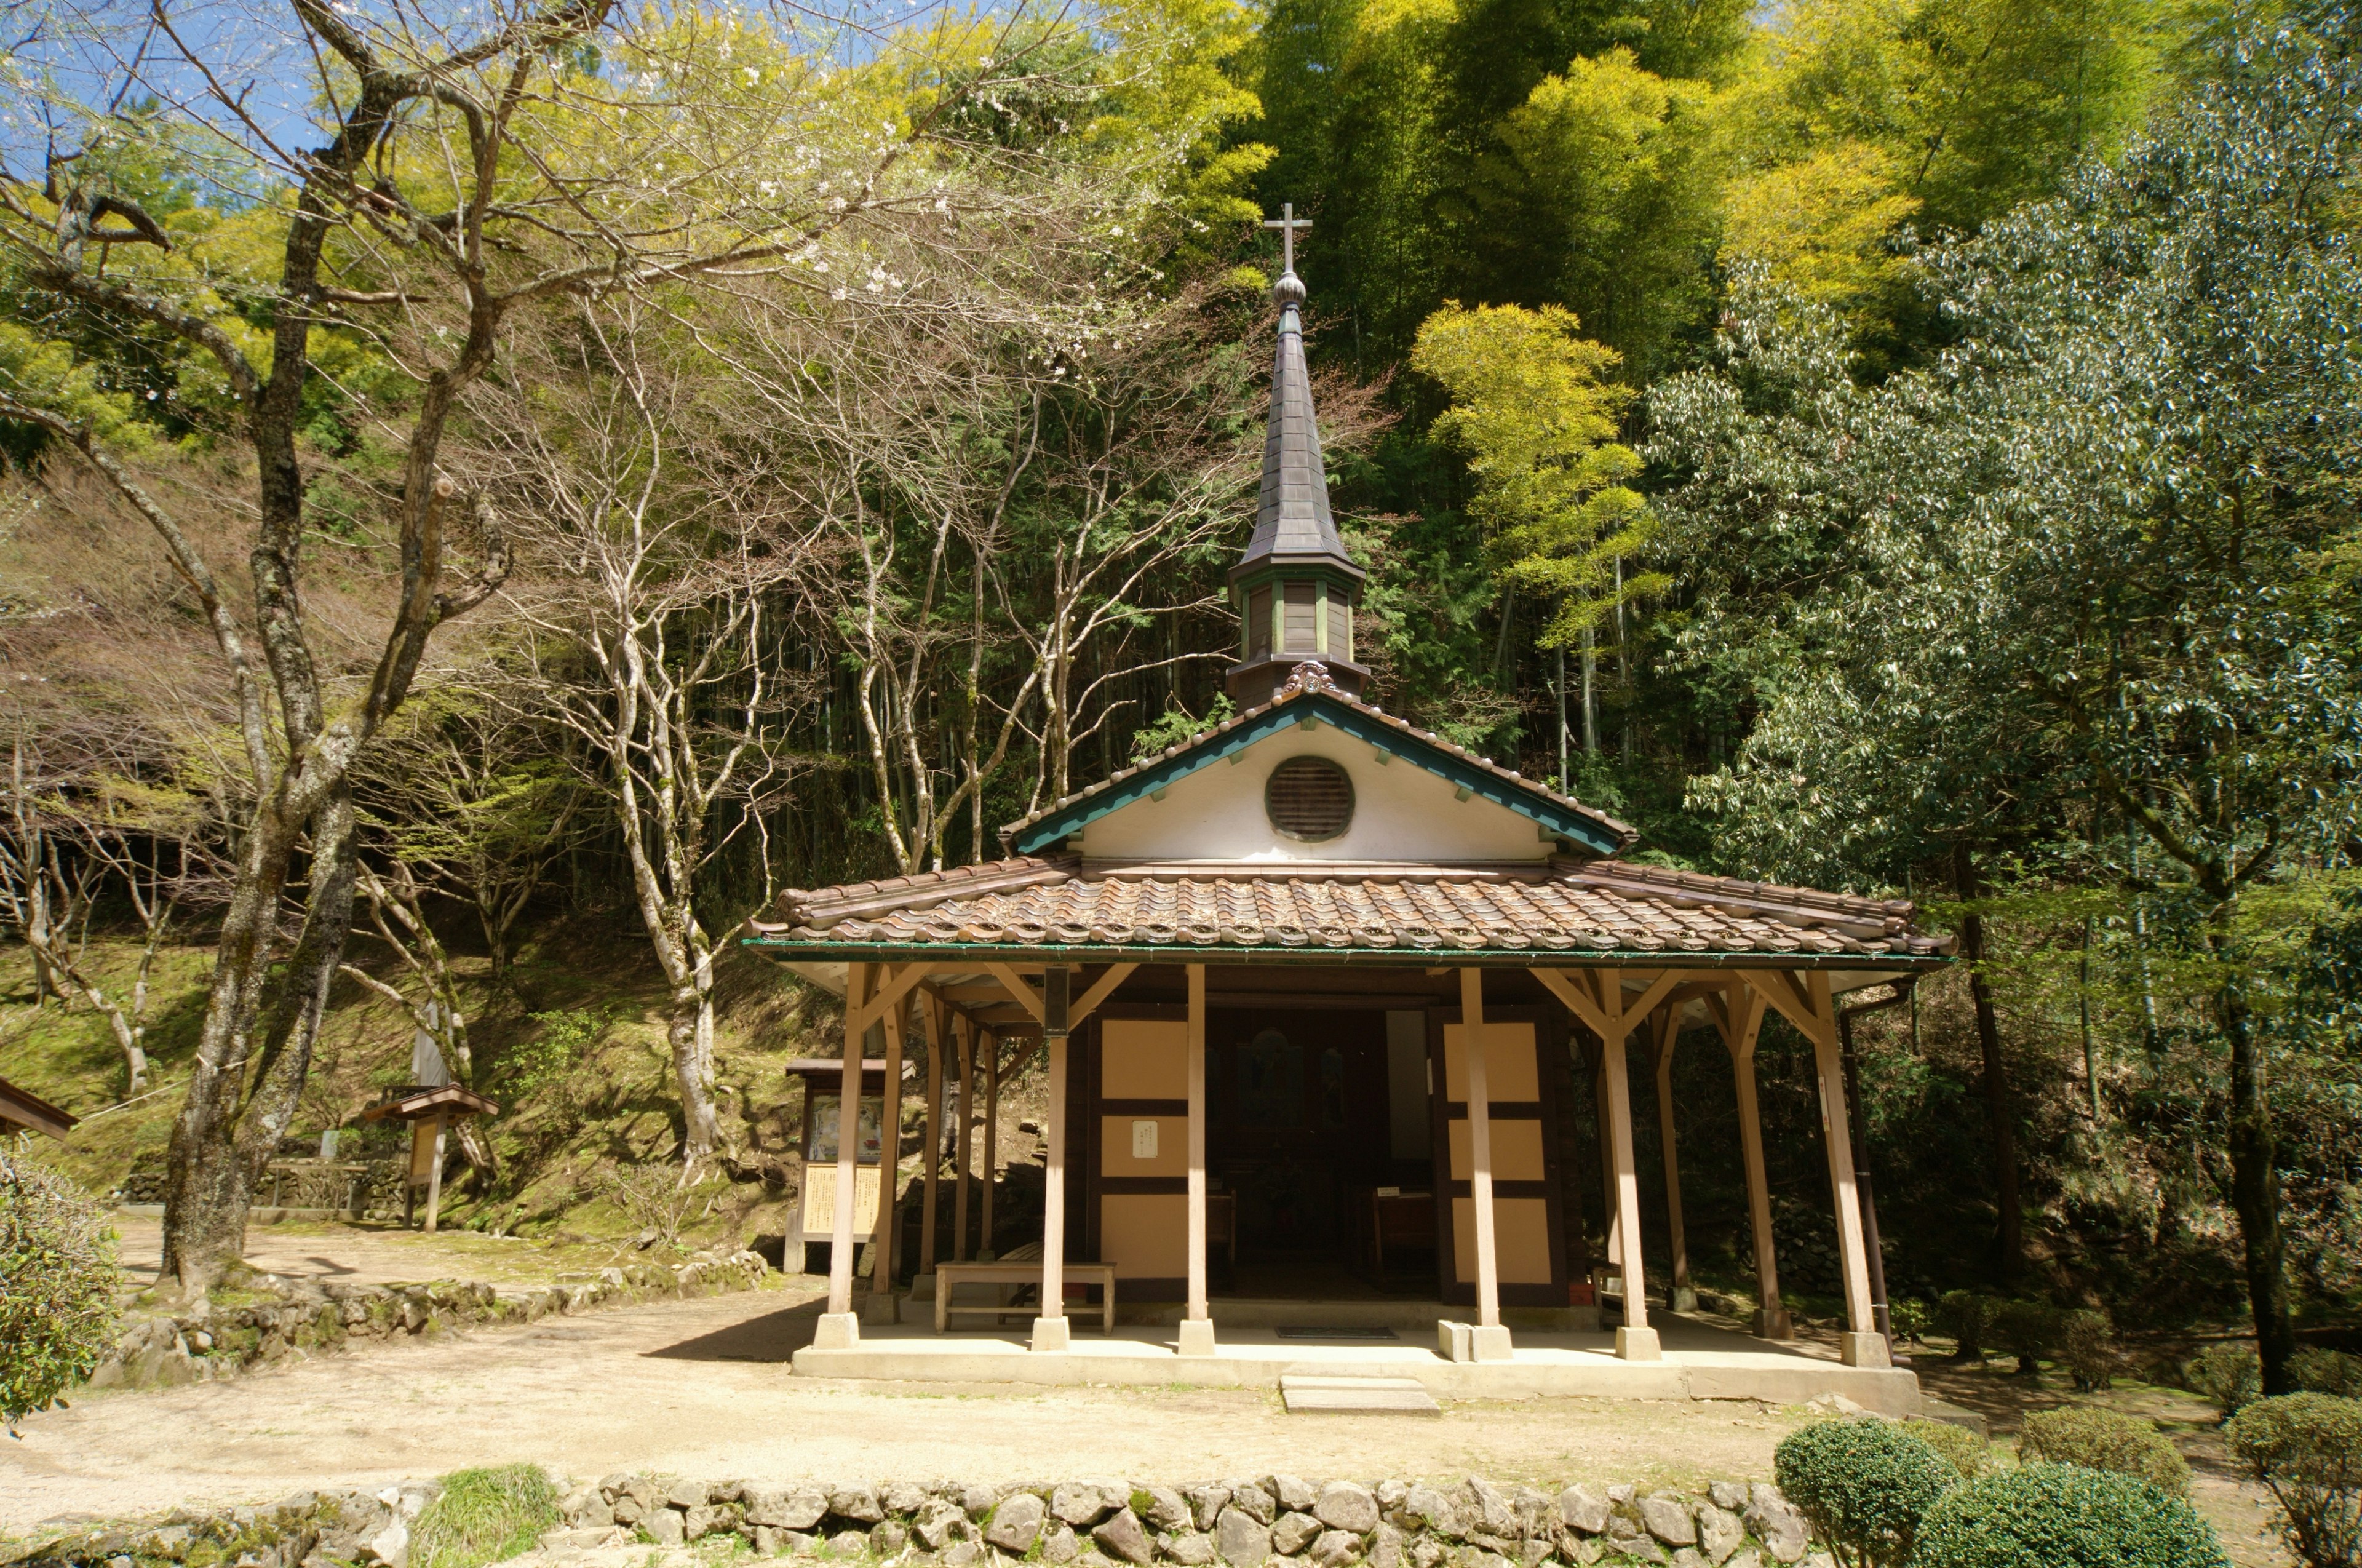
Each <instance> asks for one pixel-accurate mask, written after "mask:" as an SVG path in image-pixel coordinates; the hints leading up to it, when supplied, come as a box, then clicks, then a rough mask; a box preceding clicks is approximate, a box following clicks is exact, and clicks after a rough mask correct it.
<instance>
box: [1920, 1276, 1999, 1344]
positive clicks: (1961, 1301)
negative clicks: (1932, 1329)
mask: <svg viewBox="0 0 2362 1568" xmlns="http://www.w3.org/2000/svg"><path fill="white" fill-rule="evenodd" d="M2000 1306H2001V1303H2000V1302H1999V1301H1996V1300H1995V1299H1993V1297H1990V1296H1981V1295H1979V1294H1978V1293H1977V1292H1975V1291H1973V1290H1948V1291H1946V1292H1944V1294H1943V1295H1942V1296H1940V1297H1937V1301H1936V1328H1937V1331H1938V1332H1941V1333H1947V1334H1949V1335H1951V1336H1952V1339H1953V1341H1954V1342H1955V1348H1954V1350H1953V1352H1952V1359H1953V1360H1954V1361H1982V1360H1984V1358H1985V1333H1986V1331H1987V1330H1988V1329H1990V1328H1991V1327H1992V1318H1993V1312H1994V1310H1995V1309H1997V1308H1999V1307H2000Z"/></svg>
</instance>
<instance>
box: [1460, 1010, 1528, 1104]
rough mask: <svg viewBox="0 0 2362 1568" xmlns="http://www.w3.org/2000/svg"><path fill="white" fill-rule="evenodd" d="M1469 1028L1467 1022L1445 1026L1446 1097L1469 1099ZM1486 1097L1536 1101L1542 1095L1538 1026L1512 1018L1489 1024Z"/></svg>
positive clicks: (1486, 1052) (1487, 1031) (1486, 1057)
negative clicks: (1536, 1052)
mask: <svg viewBox="0 0 2362 1568" xmlns="http://www.w3.org/2000/svg"><path fill="white" fill-rule="evenodd" d="M1467 1050H1468V1030H1467V1026H1466V1025H1464V1024H1458V1023H1447V1024H1445V1025H1444V1026H1443V1082H1444V1098H1445V1099H1458V1100H1465V1099H1467V1098H1468V1056H1467ZM1541 1097H1542V1089H1541V1076H1540V1068H1539V1066H1537V1065H1536V1064H1535V1062H1534V1026H1533V1024H1532V1023H1531V1022H1530V1021H1514V1020H1513V1021H1508V1022H1502V1023H1487V1024H1486V1025H1485V1098H1486V1099H1525V1100H1534V1099H1541Z"/></svg>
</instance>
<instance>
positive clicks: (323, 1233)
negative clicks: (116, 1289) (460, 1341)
mask: <svg viewBox="0 0 2362 1568" xmlns="http://www.w3.org/2000/svg"><path fill="white" fill-rule="evenodd" d="M115 1231H116V1244H117V1246H118V1248H119V1250H120V1253H121V1255H122V1259H123V1272H124V1273H125V1274H126V1275H128V1276H129V1278H130V1281H131V1283H132V1284H133V1285H135V1286H139V1287H142V1288H144V1287H146V1286H150V1285H153V1284H155V1283H156V1270H157V1266H158V1264H159V1261H160V1258H161V1257H162V1255H163V1249H164V1222H163V1221H162V1220H159V1219H157V1218H155V1217H154V1216H152V1215H147V1214H123V1213H117V1214H116V1218H115ZM642 1255H643V1254H641V1253H636V1252H635V1251H633V1250H632V1249H630V1248H629V1247H617V1246H611V1245H602V1244H599V1243H595V1242H579V1243H574V1244H570V1245H562V1246H554V1245H551V1244H550V1243H548V1242H530V1241H524V1240H522V1239H519V1238H516V1237H510V1236H485V1235H479V1234H477V1233H476V1232H474V1231H443V1232H441V1233H439V1234H437V1235H433V1236H429V1235H426V1234H425V1233H424V1232H422V1231H405V1230H403V1228H402V1227H401V1226H399V1225H394V1224H376V1223H368V1224H348V1223H344V1222H336V1223H330V1222H326V1221H321V1220H282V1221H280V1222H278V1223H276V1224H255V1225H250V1226H248V1228H247V1232H246V1261H247V1264H248V1266H249V1267H252V1268H254V1269H257V1270H259V1271H260V1272H261V1273H264V1274H276V1275H283V1276H285V1277H287V1278H290V1279H299V1278H310V1279H320V1280H330V1279H336V1280H342V1281H345V1282H346V1283H348V1284H351V1285H394V1284H409V1283H413V1282H415V1281H419V1280H428V1279H481V1280H489V1281H491V1283H493V1284H495V1285H535V1284H545V1283H547V1282H549V1281H551V1280H555V1279H557V1278H558V1277H559V1276H560V1275H573V1276H576V1277H580V1276H582V1275H585V1274H587V1273H589V1272H590V1271H593V1270H596V1269H600V1268H603V1267H605V1266H606V1265H607V1264H612V1263H618V1262H630V1261H632V1260H634V1259H637V1258H639V1257H641V1256H642Z"/></svg>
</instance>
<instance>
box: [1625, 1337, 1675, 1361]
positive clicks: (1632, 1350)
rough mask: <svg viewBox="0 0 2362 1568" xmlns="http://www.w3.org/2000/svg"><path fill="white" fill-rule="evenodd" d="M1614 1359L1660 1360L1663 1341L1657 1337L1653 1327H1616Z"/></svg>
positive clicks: (1662, 1354) (1662, 1352)
mask: <svg viewBox="0 0 2362 1568" xmlns="http://www.w3.org/2000/svg"><path fill="white" fill-rule="evenodd" d="M1616 1359H1617V1360H1618V1361H1662V1360H1664V1359H1665V1346H1664V1342H1663V1341H1661V1340H1660V1339H1658V1338H1657V1331H1656V1330H1654V1329H1618V1330H1617V1331H1616Z"/></svg>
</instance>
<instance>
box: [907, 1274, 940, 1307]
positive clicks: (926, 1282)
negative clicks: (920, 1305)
mask: <svg viewBox="0 0 2362 1568" xmlns="http://www.w3.org/2000/svg"><path fill="white" fill-rule="evenodd" d="M934 1298H935V1276H934V1275H933V1274H920V1275H911V1300H913V1301H933V1299H934Z"/></svg>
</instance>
